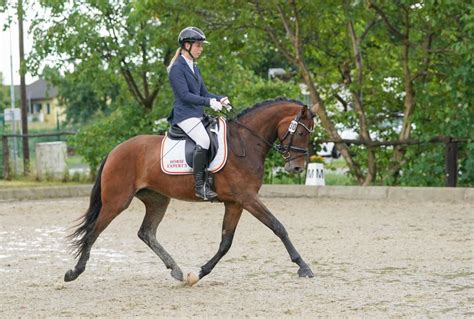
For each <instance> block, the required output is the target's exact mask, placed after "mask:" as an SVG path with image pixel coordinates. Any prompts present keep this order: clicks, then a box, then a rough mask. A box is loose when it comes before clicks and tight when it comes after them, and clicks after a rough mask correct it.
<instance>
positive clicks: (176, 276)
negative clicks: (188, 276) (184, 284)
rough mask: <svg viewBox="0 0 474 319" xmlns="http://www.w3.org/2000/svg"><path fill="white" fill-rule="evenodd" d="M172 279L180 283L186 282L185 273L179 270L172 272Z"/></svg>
mask: <svg viewBox="0 0 474 319" xmlns="http://www.w3.org/2000/svg"><path fill="white" fill-rule="evenodd" d="M171 277H173V278H174V279H176V280H179V281H184V276H183V272H182V271H181V269H179V268H175V269H173V270H172V271H171Z"/></svg>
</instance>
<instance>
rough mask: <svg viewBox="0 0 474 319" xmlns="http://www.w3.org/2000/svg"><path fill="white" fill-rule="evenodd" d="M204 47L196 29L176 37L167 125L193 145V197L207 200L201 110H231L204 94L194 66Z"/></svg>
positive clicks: (170, 68) (206, 146)
mask: <svg viewBox="0 0 474 319" xmlns="http://www.w3.org/2000/svg"><path fill="white" fill-rule="evenodd" d="M204 43H208V42H207V41H206V36H205V34H204V32H202V31H201V30H200V29H198V28H196V27H187V28H185V29H183V30H182V31H181V32H180V33H179V36H178V44H179V48H178V50H176V54H175V55H174V57H173V59H172V60H171V62H170V65H169V66H168V73H169V80H170V83H171V87H172V88H173V94H174V103H173V110H172V112H171V115H170V116H169V118H168V121H169V122H170V124H171V125H178V126H179V127H180V128H181V129H182V130H183V131H184V132H186V134H187V135H188V136H189V137H190V138H191V139H192V140H193V141H194V142H195V143H196V148H195V150H194V155H193V172H194V182H195V192H196V196H197V197H199V198H202V199H204V200H209V199H213V198H214V197H216V196H217V194H216V193H215V192H213V191H212V189H211V188H210V187H209V185H208V184H207V182H206V181H207V178H206V169H207V165H208V158H207V150H208V149H209V145H210V140H209V136H208V135H207V132H206V129H205V128H204V125H203V124H202V122H201V119H202V117H203V115H204V107H205V106H210V107H211V108H212V109H213V110H214V111H220V110H222V106H224V107H226V109H227V110H230V108H231V106H230V102H229V99H228V98H227V97H224V96H219V95H215V94H212V93H209V92H208V91H207V88H206V85H205V84H204V81H203V79H202V76H201V72H200V71H199V68H198V67H197V65H196V64H194V62H195V60H196V59H198V58H199V56H200V55H201V53H202V50H203V48H204Z"/></svg>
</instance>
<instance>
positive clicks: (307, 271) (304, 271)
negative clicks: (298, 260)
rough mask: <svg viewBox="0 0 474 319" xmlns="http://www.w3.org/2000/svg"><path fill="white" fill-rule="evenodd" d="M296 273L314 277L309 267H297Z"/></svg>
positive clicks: (301, 275)
mask: <svg viewBox="0 0 474 319" xmlns="http://www.w3.org/2000/svg"><path fill="white" fill-rule="evenodd" d="M298 275H299V276H300V277H308V278H313V277H314V274H313V272H312V271H311V269H310V268H309V267H305V268H300V269H298Z"/></svg>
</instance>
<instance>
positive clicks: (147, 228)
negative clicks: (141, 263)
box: [136, 190, 183, 281]
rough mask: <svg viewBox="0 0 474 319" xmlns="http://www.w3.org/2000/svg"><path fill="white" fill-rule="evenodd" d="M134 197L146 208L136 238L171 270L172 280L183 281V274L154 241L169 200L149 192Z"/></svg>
mask: <svg viewBox="0 0 474 319" xmlns="http://www.w3.org/2000/svg"><path fill="white" fill-rule="evenodd" d="M136 197H138V198H139V199H140V200H141V201H142V202H143V203H144V204H145V207H146V213H145V218H143V222H142V225H141V227H140V230H139V231H138V237H139V238H140V239H141V240H143V241H144V242H145V244H147V245H148V246H149V247H150V248H151V250H153V251H154V252H155V254H157V255H158V257H160V259H161V260H162V261H163V263H164V264H165V266H166V268H168V269H171V276H172V277H173V278H175V279H177V280H179V281H183V272H182V271H181V269H180V268H179V267H178V265H177V264H176V262H175V261H174V259H173V258H172V257H171V256H170V254H168V252H167V251H166V250H165V249H164V248H163V246H161V245H160V243H158V241H157V240H156V229H157V228H158V225H159V224H160V222H161V220H162V219H163V216H164V215H165V212H166V208H167V207H168V204H169V202H170V199H169V198H168V197H166V196H163V195H161V194H158V193H156V192H153V191H150V190H141V191H140V192H138V193H137V194H136Z"/></svg>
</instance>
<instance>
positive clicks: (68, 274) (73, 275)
mask: <svg viewBox="0 0 474 319" xmlns="http://www.w3.org/2000/svg"><path fill="white" fill-rule="evenodd" d="M77 277H79V274H78V273H77V272H75V271H74V270H72V269H70V270H68V271H67V272H66V274H65V275H64V281H65V282H69V281H73V280H74V279H76V278H77Z"/></svg>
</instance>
